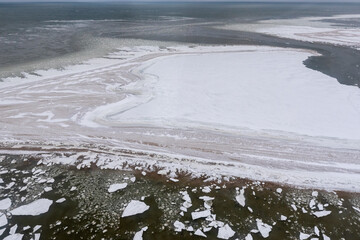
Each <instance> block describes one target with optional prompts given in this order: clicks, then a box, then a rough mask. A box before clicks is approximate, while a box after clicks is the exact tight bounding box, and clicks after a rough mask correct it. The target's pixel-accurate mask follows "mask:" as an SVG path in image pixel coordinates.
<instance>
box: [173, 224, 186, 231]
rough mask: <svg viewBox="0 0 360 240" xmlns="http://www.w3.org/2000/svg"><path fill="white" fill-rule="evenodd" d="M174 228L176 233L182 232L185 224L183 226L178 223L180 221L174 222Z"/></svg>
mask: <svg viewBox="0 0 360 240" xmlns="http://www.w3.org/2000/svg"><path fill="white" fill-rule="evenodd" d="M174 227H175V231H176V232H181V231H182V230H184V229H185V224H183V223H182V222H180V221H175V222H174Z"/></svg>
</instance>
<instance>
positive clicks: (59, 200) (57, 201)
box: [56, 198, 66, 203]
mask: <svg viewBox="0 0 360 240" xmlns="http://www.w3.org/2000/svg"><path fill="white" fill-rule="evenodd" d="M65 201H66V199H65V198H60V199H58V200H56V203H63V202H65Z"/></svg>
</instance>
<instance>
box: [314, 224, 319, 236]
mask: <svg viewBox="0 0 360 240" xmlns="http://www.w3.org/2000/svg"><path fill="white" fill-rule="evenodd" d="M314 232H315V234H316V235H317V236H320V230H319V228H318V227H316V226H315V227H314Z"/></svg>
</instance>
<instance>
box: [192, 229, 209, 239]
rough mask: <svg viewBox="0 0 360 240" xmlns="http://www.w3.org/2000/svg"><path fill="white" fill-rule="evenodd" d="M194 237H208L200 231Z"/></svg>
mask: <svg viewBox="0 0 360 240" xmlns="http://www.w3.org/2000/svg"><path fill="white" fill-rule="evenodd" d="M194 235H196V236H200V237H205V238H206V237H207V236H206V235H205V233H203V231H201V230H200V229H198V230H196V231H195V233H194Z"/></svg>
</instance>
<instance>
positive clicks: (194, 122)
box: [96, 49, 360, 139]
mask: <svg viewBox="0 0 360 240" xmlns="http://www.w3.org/2000/svg"><path fill="white" fill-rule="evenodd" d="M311 55H312V54H311V53H309V52H304V51H296V50H275V49H272V50H258V51H255V52H232V53H204V54H196V55H176V56H169V57H164V58H159V59H155V60H154V61H150V62H148V63H147V64H144V65H143V66H142V67H140V68H139V69H138V70H137V71H139V72H143V74H144V75H143V78H144V79H145V80H144V81H140V82H138V83H137V84H135V85H136V86H135V89H134V91H135V90H136V91H137V92H140V93H141V94H137V95H132V96H131V97H128V98H126V99H125V100H124V101H123V102H122V104H121V106H120V105H119V106H117V107H118V109H117V111H119V114H113V117H111V118H110V119H108V120H109V121H110V122H111V124H115V125H116V124H120V123H122V124H126V123H132V124H139V125H144V124H145V125H157V126H169V127H171V126H172V127H176V126H177V127H196V128H210V129H215V128H216V129H219V128H220V129H227V130H229V129H231V130H232V131H236V130H238V131H239V130H241V129H244V128H249V129H254V130H272V131H274V130H276V131H281V132H291V133H297V134H301V135H309V136H323V137H333V138H345V139H360V126H359V124H358V123H359V122H360V104H358V103H359V102H360V93H359V91H358V89H357V88H355V87H351V86H345V85H341V84H339V83H338V82H337V81H336V79H333V78H331V77H328V76H326V75H324V74H322V73H320V72H317V71H314V70H311V69H308V68H306V67H305V66H304V65H303V64H302V62H303V61H304V60H305V59H306V58H307V57H309V56H311ZM179 66H181V67H179ZM114 107H115V106H114V105H109V106H108V107H106V108H104V107H102V109H98V111H97V112H96V113H98V114H99V113H100V114H101V112H104V113H105V112H106V114H109V113H110V112H111V111H114Z"/></svg>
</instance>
